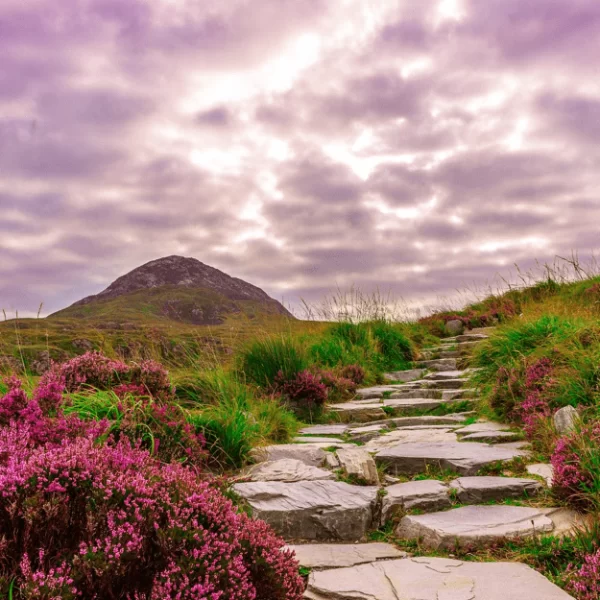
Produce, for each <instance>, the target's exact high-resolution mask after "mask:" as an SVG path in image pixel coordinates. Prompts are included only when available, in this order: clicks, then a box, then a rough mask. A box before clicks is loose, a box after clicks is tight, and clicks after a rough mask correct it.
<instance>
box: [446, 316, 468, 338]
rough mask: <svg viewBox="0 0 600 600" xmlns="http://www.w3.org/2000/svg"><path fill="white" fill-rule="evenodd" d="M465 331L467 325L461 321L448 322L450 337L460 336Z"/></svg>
mask: <svg viewBox="0 0 600 600" xmlns="http://www.w3.org/2000/svg"><path fill="white" fill-rule="evenodd" d="M464 330H465V324H464V323H463V322H462V321H461V320H460V319H452V320H450V321H446V332H447V333H449V334H450V335H460V334H461V333H462V332H463V331H464Z"/></svg>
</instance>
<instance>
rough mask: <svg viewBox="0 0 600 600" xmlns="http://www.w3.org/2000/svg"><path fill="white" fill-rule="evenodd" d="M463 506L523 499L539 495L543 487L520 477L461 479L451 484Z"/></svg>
mask: <svg viewBox="0 0 600 600" xmlns="http://www.w3.org/2000/svg"><path fill="white" fill-rule="evenodd" d="M450 489H451V490H454V492H455V494H456V497H457V498H458V499H459V501H460V502H461V503H462V504H482V503H484V502H489V501H491V500H504V499H505V498H521V497H523V496H527V497H530V496H535V495H536V494H539V493H540V492H541V491H542V489H543V486H542V484H541V483H540V482H539V481H536V480H535V479H523V478H520V477H459V478H458V479H455V480H454V481H452V482H451V483H450Z"/></svg>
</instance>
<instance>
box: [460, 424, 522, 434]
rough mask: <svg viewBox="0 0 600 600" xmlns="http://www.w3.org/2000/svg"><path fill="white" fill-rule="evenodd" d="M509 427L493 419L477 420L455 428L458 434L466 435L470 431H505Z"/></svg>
mask: <svg viewBox="0 0 600 600" xmlns="http://www.w3.org/2000/svg"><path fill="white" fill-rule="evenodd" d="M507 429H510V427H509V426H508V425H504V424H502V423H494V422H493V421H479V422H478V423H471V425H466V426H465V427H461V428H460V429H457V430H456V433H457V434H458V435H468V434H471V433H480V432H482V431H506V430H507Z"/></svg>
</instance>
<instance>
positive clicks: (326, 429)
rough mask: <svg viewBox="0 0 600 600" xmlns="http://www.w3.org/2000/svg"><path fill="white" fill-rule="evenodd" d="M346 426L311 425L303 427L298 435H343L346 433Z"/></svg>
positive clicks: (347, 427)
mask: <svg viewBox="0 0 600 600" xmlns="http://www.w3.org/2000/svg"><path fill="white" fill-rule="evenodd" d="M348 429H349V426H348V425H342V424H336V425H311V426H309V427H303V428H302V429H301V430H300V433H302V434H305V435H344V433H346V431H348Z"/></svg>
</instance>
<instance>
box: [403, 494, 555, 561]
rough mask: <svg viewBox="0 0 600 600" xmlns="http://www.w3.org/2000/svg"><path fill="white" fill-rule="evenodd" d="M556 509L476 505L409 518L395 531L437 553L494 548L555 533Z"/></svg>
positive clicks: (408, 516)
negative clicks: (520, 539) (517, 540)
mask: <svg viewBox="0 0 600 600" xmlns="http://www.w3.org/2000/svg"><path fill="white" fill-rule="evenodd" d="M555 510H556V509H547V508H530V507H527V506H508V505H473V506H463V507H461V508H454V509H452V510H448V511H443V512H436V513H429V514H424V515H407V516H406V517H404V518H403V519H402V520H401V521H400V524H399V525H398V527H397V528H396V531H395V533H396V535H397V536H398V537H399V538H402V539H406V540H420V542H421V543H422V544H423V545H424V546H425V547H426V548H431V549H434V550H438V549H441V548H443V549H446V550H453V549H455V548H456V547H457V546H458V547H473V546H476V547H482V546H489V545H493V544H495V543H497V542H499V541H501V540H504V539H507V538H511V539H514V538H528V537H532V536H533V535H539V534H541V533H551V532H552V531H554V529H555V524H554V521H553V520H552V513H553V512H555Z"/></svg>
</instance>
